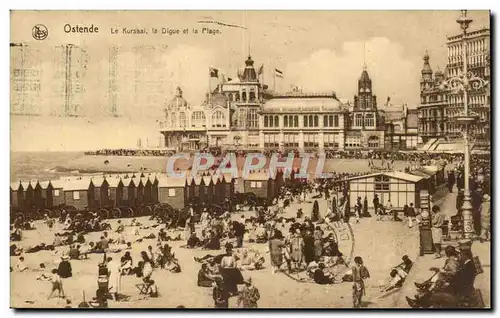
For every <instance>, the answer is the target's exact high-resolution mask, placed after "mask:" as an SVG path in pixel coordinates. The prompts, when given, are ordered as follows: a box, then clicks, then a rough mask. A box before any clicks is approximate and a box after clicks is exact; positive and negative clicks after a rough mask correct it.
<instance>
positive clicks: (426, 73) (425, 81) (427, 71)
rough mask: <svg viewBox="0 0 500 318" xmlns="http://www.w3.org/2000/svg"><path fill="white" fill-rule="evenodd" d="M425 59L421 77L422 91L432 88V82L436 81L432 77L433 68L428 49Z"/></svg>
mask: <svg viewBox="0 0 500 318" xmlns="http://www.w3.org/2000/svg"><path fill="white" fill-rule="evenodd" d="M423 59H424V66H423V67H422V71H421V74H422V76H421V78H420V91H423V90H426V89H430V88H432V84H433V82H434V80H433V78H432V68H431V65H430V64H429V53H427V51H425V54H424V58H423Z"/></svg>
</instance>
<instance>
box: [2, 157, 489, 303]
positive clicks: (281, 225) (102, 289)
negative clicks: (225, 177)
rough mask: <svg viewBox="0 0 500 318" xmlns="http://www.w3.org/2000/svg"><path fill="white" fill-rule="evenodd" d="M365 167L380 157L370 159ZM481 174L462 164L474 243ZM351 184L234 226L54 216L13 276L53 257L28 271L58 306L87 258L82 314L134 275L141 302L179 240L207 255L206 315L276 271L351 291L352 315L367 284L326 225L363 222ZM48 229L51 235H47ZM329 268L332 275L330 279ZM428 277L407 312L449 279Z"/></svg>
mask: <svg viewBox="0 0 500 318" xmlns="http://www.w3.org/2000/svg"><path fill="white" fill-rule="evenodd" d="M381 156H383V155H381ZM412 156H413V154H412ZM372 158H376V159H377V158H380V157H377V154H373V156H372ZM407 158H417V160H424V161H425V160H435V159H436V158H435V157H434V155H426V154H421V156H420V157H419V156H417V157H407ZM439 159H443V158H442V157H440V158H439ZM446 159H447V160H450V161H451V162H454V161H457V162H458V164H457V168H456V169H455V170H453V171H451V172H450V173H448V187H449V189H450V191H454V190H453V189H454V187H455V185H456V187H457V188H458V191H459V195H458V198H460V197H461V195H460V193H461V192H460V190H461V189H463V185H464V180H463V179H464V178H463V175H464V173H463V165H461V164H460V162H461V161H460V160H461V157H460V155H458V156H452V157H449V158H446ZM396 160H401V159H400V158H397V159H396ZM410 160H411V159H410ZM489 165H490V162H489V159H488V158H486V157H483V156H473V158H472V169H471V170H472V173H471V180H470V185H471V190H472V205H473V210H474V211H475V212H474V213H476V214H475V215H479V222H475V224H476V225H477V224H479V230H478V234H480V235H481V238H482V239H484V240H488V239H489V213H490V206H489V195H488V194H489V192H490V184H489V180H490V168H489ZM356 175H359V174H354V173H334V174H333V177H332V178H330V179H323V180H315V181H314V182H310V181H309V182H307V181H304V182H303V183H296V184H294V185H285V186H283V188H282V189H281V191H280V194H279V195H278V196H277V197H276V199H275V200H274V201H273V202H272V204H270V205H267V204H264V205H263V206H257V207H255V209H254V210H253V211H254V213H255V214H254V215H253V216H250V217H249V216H248V215H247V216H245V215H241V217H240V218H239V219H238V218H235V217H234V215H233V216H232V215H231V213H230V211H225V213H222V214H215V213H213V211H210V210H208V209H201V211H196V210H195V207H194V206H191V207H190V208H189V209H188V210H187V215H186V217H185V218H183V219H182V222H179V219H178V218H177V217H170V216H169V218H170V219H172V220H173V219H174V218H175V219H176V220H175V221H176V222H175V223H172V220H170V219H168V218H167V219H165V218H160V217H158V216H154V217H152V219H153V221H156V222H154V224H152V225H149V226H145V225H142V224H140V223H139V222H137V220H136V219H132V220H131V221H130V223H129V224H126V225H125V224H123V223H122V222H124V221H122V220H118V221H117V224H116V226H111V224H110V222H107V221H106V220H104V219H103V216H102V215H99V214H97V213H92V212H87V213H77V214H72V215H70V214H69V213H65V212H63V213H62V214H61V217H60V218H59V219H54V218H51V217H49V216H47V215H45V216H44V220H43V222H44V224H45V225H44V226H46V227H47V228H48V229H49V231H50V232H51V233H53V241H52V242H40V243H39V244H37V245H35V246H30V247H28V248H20V247H18V246H16V244H12V245H11V256H17V257H19V258H18V264H17V265H16V267H15V270H16V271H20V272H23V271H27V270H30V269H29V267H28V266H27V265H26V262H25V258H26V257H29V255H30V254H33V253H37V252H39V251H42V250H49V251H52V252H53V253H54V255H55V256H56V257H57V258H58V263H57V266H56V268H53V269H47V268H45V264H40V268H37V269H36V270H38V271H41V272H42V273H41V274H40V275H39V278H40V280H47V281H51V283H52V288H51V291H50V293H49V295H48V297H49V298H51V297H53V295H54V294H55V293H57V296H58V297H64V296H65V291H64V288H63V284H64V282H65V280H67V279H70V278H71V277H72V276H73V271H72V266H71V262H79V261H82V260H85V259H87V258H89V255H90V254H101V255H102V256H103V259H102V261H101V262H100V263H99V267H98V275H97V278H98V279H97V281H98V288H97V291H96V296H95V297H94V298H93V299H92V300H91V301H89V302H87V304H86V305H82V306H83V307H85V306H91V307H106V306H107V299H108V296H110V297H111V298H112V299H114V300H119V299H120V298H121V297H123V295H121V290H122V288H121V277H122V276H124V275H135V276H136V277H137V278H139V280H138V281H137V282H138V284H137V288H138V289H139V290H140V293H141V294H144V295H147V296H148V297H158V296H159V295H160V294H159V289H158V287H157V284H156V283H155V280H154V279H153V273H155V272H156V271H158V270H166V271H169V272H171V273H179V272H181V265H180V263H179V260H178V259H177V258H176V257H175V254H174V253H173V251H172V247H171V246H170V245H169V243H168V242H169V241H177V240H183V241H185V244H184V246H183V247H184V248H188V249H203V250H206V251H207V254H206V255H205V256H203V257H196V258H195V261H196V262H198V263H200V268H199V271H198V278H197V285H198V286H199V287H200V288H212V297H213V301H214V307H216V308H225V307H228V303H229V299H230V298H231V297H233V296H237V304H238V305H240V306H242V307H246V308H254V307H257V306H258V305H257V302H258V300H259V299H260V293H259V290H258V288H257V287H256V286H254V285H253V282H252V279H251V278H250V277H249V276H247V275H245V276H247V277H244V275H243V274H242V272H249V271H260V270H263V269H264V268H265V267H266V266H270V267H271V272H272V273H274V274H276V273H279V272H285V273H287V274H288V275H292V276H293V275H295V277H299V274H303V275H306V276H307V277H308V279H309V280H310V281H312V282H315V283H316V284H321V285H325V284H337V283H343V282H352V283H353V306H354V307H356V308H357V307H360V306H361V299H362V296H363V295H364V292H365V286H364V281H365V280H366V279H367V278H369V277H370V273H369V271H368V269H367V267H366V266H365V265H364V263H363V259H362V258H361V257H359V256H357V257H355V258H354V259H353V260H354V264H353V266H350V264H348V263H347V262H346V259H345V256H344V255H343V254H342V252H341V251H340V250H339V245H338V242H337V241H336V238H335V234H334V232H333V229H332V228H331V226H330V224H331V223H334V222H345V223H351V220H350V219H351V218H354V219H355V222H359V219H361V218H365V217H371V215H370V213H368V202H367V199H366V198H361V197H359V198H357V200H356V204H355V208H354V211H350V209H349V207H348V200H347V198H348V197H349V189H348V184H347V183H346V182H345V180H346V179H348V178H350V177H352V176H356ZM462 194H463V191H462ZM320 199H325V200H326V201H327V208H326V211H324V213H320V211H319V205H318V201H317V200H320ZM462 200H463V198H462ZM458 201H459V199H457V209H458V211H460V210H459V207H460V204H459V203H460V202H458ZM293 202H299V203H302V202H312V203H313V205H312V210H311V212H310V214H309V213H308V211H302V209H298V210H296V211H294V212H295V216H294V217H291V216H290V215H293V212H291V211H290V210H289V209H290V208H291V203H293ZM372 203H373V206H374V207H375V208H374V213H375V216H376V218H377V219H383V218H384V217H386V218H387V217H389V218H391V219H393V220H394V221H401V219H399V215H398V213H397V212H396V211H394V210H393V209H392V204H391V202H390V201H387V202H380V200H379V199H378V197H377V196H375V198H374V199H373V202H372ZM235 210H236V212H239V211H240V210H241V207H240V206H236V207H235ZM231 212H235V211H231ZM458 213H459V212H458ZM306 214H308V215H306ZM416 214H417V213H416V211H415V208H414V206H413V203H411V204H410V205H408V206H405V209H404V216H405V217H406V218H407V220H408V226H409V227H412V226H413V224H414V223H415V222H417V220H416V216H417V215H416ZM443 222H444V216H443V213H442V212H441V211H440V209H439V207H438V206H435V207H434V209H433V211H432V215H431V223H432V235H433V240H434V244H435V250H436V257H441V242H442V232H440V230H439V229H441V231H442V228H443ZM55 224H57V225H58V226H55ZM37 226H42V225H37ZM56 227H57V228H59V229H58V230H56ZM31 228H35V224H34V222H33V220H25V219H23V218H18V219H16V220H15V221H14V223H13V225H12V228H11V230H12V231H11V241H21V240H22V239H23V237H22V232H23V231H25V230H29V229H31ZM180 228H183V231H184V233H183V235H182V237H181V235H180V234H178V233H176V231H178V230H179V229H180ZM127 230H129V231H128V232H127ZM92 232H99V233H100V234H99V237H100V239H99V240H97V241H95V242H94V241H90V242H89V241H88V237H86V235H87V234H89V233H92ZM174 233H175V234H174ZM144 240H156V245H155V244H150V245H149V246H148V248H147V249H145V250H144V251H141V253H140V259H139V260H138V261H137V260H136V259H133V258H132V255H131V249H132V248H133V246H134V245H136V243H140V242H143V241H144ZM259 244H262V246H265V247H267V253H269V258H268V259H269V264H267V263H266V258H267V257H265V254H264V253H263V252H262V251H261V250H260V249H259V248H255V247H258V246H259ZM221 249H222V250H223V251H224V252H223V253H221V254H217V253H216V252H215V253H214V252H212V251H219V250H221ZM267 253H266V254H267ZM214 254H215V255H214ZM445 255H446V256H447V262H448V263H449V264H448V265H449V266H451V265H450V264H453V261H448V259H452V258H453V257H456V256H457V255H456V254H453V252H451V250H450V249H449V248H446V249H445ZM469 259H470V258H469ZM402 260H403V263H402V264H400V265H398V266H396V267H394V268H392V269H391V270H390V275H389V276H390V281H389V282H388V283H387V284H386V285H385V286H383V288H382V290H384V291H388V290H391V289H394V288H399V287H401V285H402V283H403V282H404V280H405V278H406V276H407V275H408V272H409V270H410V268H411V265H412V262H411V260H409V258H408V256H404V257H403V259H402ZM450 262H451V263H450ZM468 262H470V260H468V259H466V258H464V259H463V261H461V263H460V262H458V263H459V264H462V265H464V266H465V265H466V264H468ZM448 265H445V267H447V266H448ZM462 265H460V266H462ZM449 266H448V267H449ZM467 266H470V265H467ZM339 268H342V270H341V271H339V270H338V269H339ZM460 268H461V267H460ZM11 270H13V269H12V268H11ZM456 272H457V273H458V272H460V271H458V270H457V271H456ZM440 273H441V272H440ZM455 274H456V273H455ZM457 275H458V274H457ZM435 277H436V278H431V279H429V280H428V281H426V282H425V283H423V285H421V286H422V288H421V289H422V295H420V296H417V298H416V299H415V300H412V301H409V303H411V304H413V305H415V306H426V304H428V303H429V302H432V301H431V300H432V299H433V298H432V297H434V296H433V295H434V294H435V292H436V290H439V289H437V287H431V286H439V284H440V281H443V280H444V281H446V280H447V279H448V278H449V276H446V275H436V276H435ZM443 277H444V278H443ZM446 277H448V278H446ZM445 278H446V279H445ZM238 285H243V289H241V288H238ZM429 295H430V296H429ZM429 299H431V300H429ZM413 301H414V302H415V303H413ZM67 305H68V306H69V305H70V304H67Z"/></svg>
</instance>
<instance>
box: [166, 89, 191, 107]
mask: <svg viewBox="0 0 500 318" xmlns="http://www.w3.org/2000/svg"><path fill="white" fill-rule="evenodd" d="M187 105H188V103H187V101H186V100H185V99H184V98H183V97H182V89H181V88H180V87H177V92H176V94H175V97H174V98H173V99H172V100H171V101H170V102H169V103H168V105H167V107H168V108H182V107H187Z"/></svg>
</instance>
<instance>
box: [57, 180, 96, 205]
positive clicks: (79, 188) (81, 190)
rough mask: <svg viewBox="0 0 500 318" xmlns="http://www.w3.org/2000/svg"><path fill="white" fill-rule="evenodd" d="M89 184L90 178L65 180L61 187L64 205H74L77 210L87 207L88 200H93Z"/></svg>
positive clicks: (92, 190)
mask: <svg viewBox="0 0 500 318" xmlns="http://www.w3.org/2000/svg"><path fill="white" fill-rule="evenodd" d="M90 185H91V180H90V178H79V179H69V180H67V181H66V183H65V184H64V187H63V195H64V202H65V203H66V205H70V206H74V207H75V208H76V209H77V210H78V211H83V210H85V208H87V207H89V202H92V200H94V189H91V186H90ZM89 208H90V207H89Z"/></svg>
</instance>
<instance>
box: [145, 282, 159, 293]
mask: <svg viewBox="0 0 500 318" xmlns="http://www.w3.org/2000/svg"><path fill="white" fill-rule="evenodd" d="M145 284H146V295H148V296H149V297H153V298H157V297H158V296H159V294H158V286H156V284H155V281H154V280H153V279H149V280H147V281H146V282H145Z"/></svg>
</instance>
